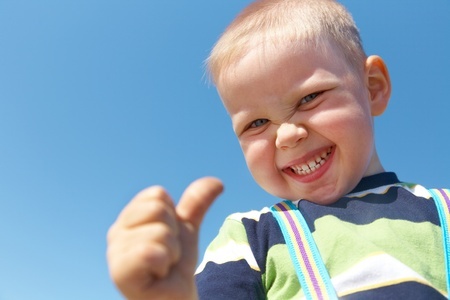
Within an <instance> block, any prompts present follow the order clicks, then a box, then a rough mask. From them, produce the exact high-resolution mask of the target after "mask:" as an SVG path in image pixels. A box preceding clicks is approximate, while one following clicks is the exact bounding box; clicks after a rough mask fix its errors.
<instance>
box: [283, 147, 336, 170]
mask: <svg viewBox="0 0 450 300" xmlns="http://www.w3.org/2000/svg"><path fill="white" fill-rule="evenodd" d="M331 150H332V147H330V148H328V149H327V150H324V151H323V152H322V153H320V155H316V156H315V157H314V159H311V160H309V161H307V162H306V163H304V164H301V165H295V166H291V167H290V169H291V170H292V172H293V173H295V174H297V175H308V174H311V173H313V172H314V171H316V170H318V169H319V168H320V167H321V166H322V165H323V164H324V163H325V162H326V161H327V160H328V158H329V157H330V154H331Z"/></svg>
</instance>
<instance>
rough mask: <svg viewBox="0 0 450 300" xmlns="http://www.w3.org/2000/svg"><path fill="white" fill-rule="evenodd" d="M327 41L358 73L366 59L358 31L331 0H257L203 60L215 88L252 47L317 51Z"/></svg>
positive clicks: (339, 5) (342, 10)
mask: <svg viewBox="0 0 450 300" xmlns="http://www.w3.org/2000/svg"><path fill="white" fill-rule="evenodd" d="M324 39H328V40H331V41H332V42H334V44H335V45H337V46H338V48H340V50H341V51H342V53H343V54H344V56H345V58H346V59H347V60H348V62H349V63H350V64H351V65H352V66H354V67H355V68H356V69H357V70H362V68H363V62H364V61H365V59H366V54H365V52H364V49H363V46H362V42H361V38H360V35H359V31H358V28H357V27H356V25H355V22H354V21H353V18H352V16H351V15H350V13H349V12H348V11H347V10H346V9H345V8H344V7H343V6H342V5H341V4H339V3H338V2H336V1H334V0H257V1H255V2H253V3H252V4H250V5H249V6H248V7H247V8H245V9H244V10H243V11H242V12H241V13H240V14H239V15H238V16H237V17H236V18H235V19H234V21H233V22H232V23H231V24H230V25H229V26H228V27H227V29H226V30H225V32H224V33H223V34H222V36H221V37H220V39H219V40H218V41H217V43H216V44H215V46H214V48H213V50H212V51H211V53H210V56H209V58H208V59H207V60H206V63H207V69H208V72H209V75H210V78H211V79H212V80H213V82H214V83H216V84H217V81H218V80H219V78H220V76H221V75H222V74H223V72H224V71H225V70H226V69H227V68H229V67H230V66H232V65H233V64H236V63H238V62H239V60H240V59H241V58H242V57H244V56H245V55H246V54H247V53H248V52H249V51H250V49H251V48H250V47H255V45H262V46H265V45H267V44H272V45H281V47H285V46H286V45H288V44H290V45H292V46H294V47H295V46H296V45H298V44H301V45H307V46H312V47H318V46H319V43H320V41H323V40H324Z"/></svg>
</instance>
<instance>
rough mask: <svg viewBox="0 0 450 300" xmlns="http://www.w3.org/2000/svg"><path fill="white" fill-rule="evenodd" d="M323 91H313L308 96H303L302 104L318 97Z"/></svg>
mask: <svg viewBox="0 0 450 300" xmlns="http://www.w3.org/2000/svg"><path fill="white" fill-rule="evenodd" d="M320 94H321V93H312V94H309V95H308V96H306V97H304V98H302V100H300V104H305V103H308V102H310V101H312V100H314V99H316V97H317V96H319V95H320Z"/></svg>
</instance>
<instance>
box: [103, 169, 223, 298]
mask: <svg viewBox="0 0 450 300" xmlns="http://www.w3.org/2000/svg"><path fill="white" fill-rule="evenodd" d="M222 190H223V186H222V183H221V182H220V181H219V180H217V179H215V178H203V179H199V180H197V181H195V182H194V183H192V184H191V185H190V186H189V187H188V188H187V189H186V190H185V192H184V194H183V196H182V197H181V199H180V202H179V204H178V205H177V207H176V208H175V206H174V204H173V201H172V199H171V198H170V196H169V195H168V194H167V193H166V192H165V190H164V189H163V188H161V187H150V188H148V189H145V190H143V191H142V192H140V193H139V194H138V195H137V196H136V197H135V198H134V199H133V200H132V201H131V202H130V203H129V204H128V205H127V206H126V207H125V208H124V210H123V211H122V212H121V214H120V215H119V217H118V219H117V221H116V222H115V223H114V224H113V225H112V226H111V228H110V230H109V232H108V253H107V257H108V265H109V270H110V274H111V277H112V279H113V281H114V283H115V284H116V285H117V287H118V288H119V290H120V291H121V292H122V293H123V295H124V296H125V297H126V298H127V299H133V300H137V299H196V298H197V290H196V287H195V281H194V272H195V266H196V263H197V251H198V245H197V244H198V231H199V227H200V224H201V222H202V219H203V216H204V215H205V213H206V211H207V210H208V208H209V207H210V205H211V203H212V202H213V201H214V199H215V198H216V197H217V196H218V195H219V194H220V193H221V192H222Z"/></svg>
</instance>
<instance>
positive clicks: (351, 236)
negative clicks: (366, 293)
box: [313, 216, 446, 290]
mask: <svg viewBox="0 0 450 300" xmlns="http://www.w3.org/2000/svg"><path fill="white" fill-rule="evenodd" d="M316 228H326V229H327V230H326V231H320V230H319V231H317V230H316V231H315V232H314V233H313V235H314V239H315V240H316V243H317V246H318V248H319V250H320V253H321V255H322V259H323V260H324V262H325V264H326V266H327V268H328V271H329V273H330V276H331V277H333V276H336V275H339V274H341V273H343V272H345V271H346V270H348V269H349V268H351V267H352V266H354V265H355V264H356V263H358V262H360V261H362V260H363V259H364V258H366V257H368V256H370V255H372V254H376V253H380V252H384V253H387V254H389V255H391V256H392V257H394V258H396V259H398V260H399V261H400V262H402V263H403V264H405V265H407V266H409V267H410V268H411V269H413V270H415V271H416V272H417V273H419V274H421V275H422V276H423V277H424V278H425V279H427V280H428V281H429V282H431V283H432V284H433V285H434V286H435V287H436V288H438V289H441V290H445V288H446V284H445V280H443V278H445V269H444V268H443V267H441V268H439V267H436V266H444V253H443V249H442V233H441V228H440V227H439V226H436V225H434V224H432V223H430V222H421V223H414V222H409V221H405V220H390V219H380V220H377V221H375V222H373V223H371V224H367V225H355V224H351V223H347V222H343V221H341V220H339V219H337V218H336V217H333V216H325V217H323V218H320V219H318V220H316ZM418 237H426V239H422V240H420V239H418Z"/></svg>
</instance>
